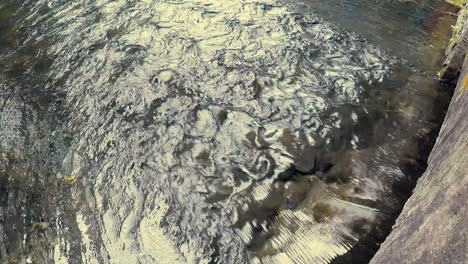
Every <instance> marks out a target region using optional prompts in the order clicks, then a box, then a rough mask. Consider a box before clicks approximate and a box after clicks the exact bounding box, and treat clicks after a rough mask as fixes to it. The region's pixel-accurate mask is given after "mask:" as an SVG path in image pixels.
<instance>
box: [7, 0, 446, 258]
mask: <svg viewBox="0 0 468 264" xmlns="http://www.w3.org/2000/svg"><path fill="white" fill-rule="evenodd" d="M364 2H369V3H368V4H364ZM389 2H392V3H391V4H390V3H389ZM419 2H420V3H415V2H411V1H327V3H325V2H321V1H306V0H304V1H299V0H298V1H293V0H289V1H277V0H263V1H259V0H232V1H218V0H203V1H202V0H200V1H195V0H186V1H181V0H174V1H171V0H159V1H158V0H140V1H136V0H135V1H130V0H114V1H112V0H75V1H69V0H55V1H54V0H49V1H46V0H37V1H32V0H22V1H14V0H10V1H5V0H1V1H0V260H1V261H0V262H1V263H141V264H143V263H171V264H172V263H330V262H333V263H365V262H366V261H368V260H369V259H370V258H371V257H372V255H373V254H374V253H375V250H376V249H377V248H378V245H379V243H381V242H382V241H383V239H384V238H385V236H386V234H387V233H388V231H389V228H390V227H391V225H392V221H394V219H395V217H396V215H397V214H398V211H399V210H400V209H401V206H402V203H403V202H404V200H405V199H406V198H407V196H408V195H409V193H410V191H411V188H412V186H413V185H414V182H415V179H416V178H417V176H419V175H420V173H421V172H422V171H423V170H424V166H425V165H424V164H425V161H424V160H425V157H421V154H420V153H421V152H424V151H427V148H430V145H431V142H432V140H433V134H434V131H435V130H436V129H437V127H438V126H439V125H440V121H441V120H440V117H441V116H442V115H443V110H442V108H443V106H441V105H444V104H445V103H446V97H447V95H446V94H445V93H444V92H443V91H442V90H441V89H440V87H439V86H440V84H438V82H437V81H436V80H435V77H434V76H435V74H434V70H435V69H436V68H437V67H438V64H437V63H438V58H439V59H440V56H441V50H442V49H441V48H442V47H443V46H444V44H445V41H447V40H448V33H449V32H446V31H447V30H446V29H447V28H449V25H450V24H451V23H453V21H454V17H453V16H451V15H449V14H447V13H448V12H442V11H440V10H442V9H444V8H448V9H449V10H450V7H448V6H447V5H445V4H443V1H419ZM339 3H345V4H346V6H345V7H342V8H341V9H340V4H339ZM334 4H336V6H334ZM348 5H350V6H351V7H353V9H349V7H348ZM340 10H341V11H340ZM343 10H347V11H346V12H348V14H352V15H351V17H349V16H346V15H343V14H341V13H340V12H344V14H346V12H345V11H343ZM398 10H405V11H404V12H407V13H408V14H407V15H403V17H405V18H408V17H409V18H411V19H413V20H410V19H407V20H403V21H399V18H398V16H397V15H398V12H397V11H398ZM374 11H375V13H372V12H374ZM353 12H354V13H353ZM356 12H357V13H356ZM359 12H361V13H359ZM392 12H394V13H396V14H397V15H395V16H393V15H391V16H390V15H389V16H388V17H385V16H382V17H381V18H380V19H381V20H380V23H381V26H380V27H379V26H378V24H373V20H371V19H368V17H367V16H370V17H373V18H374V19H375V17H376V16H379V17H380V15H379V14H386V13H390V14H392ZM401 12H403V11H401ZM357 14H361V15H362V18H363V19H362V20H360V19H359V16H357ZM372 14H374V15H372ZM386 18H388V20H387V22H388V23H387V24H386V23H385V19H386ZM351 21H356V25H357V26H355V27H353V25H352V24H350V23H352V22H351ZM374 22H375V21H374ZM366 26H367V27H366ZM445 26H447V27H445ZM403 28H404V29H405V30H402V32H400V29H403ZM441 28H442V29H443V30H441ZM389 29H392V30H394V31H391V30H389ZM382 31H384V32H382ZM441 32H442V33H441ZM405 36H408V38H407V39H405ZM387 40H388V41H387ZM383 43H387V44H386V45H384V44H383ZM428 54H431V55H430V56H429V55H428ZM434 54H435V55H434ZM423 57H424V59H425V60H422V59H421V58H423ZM416 58H420V60H418V59H416ZM428 58H429V59H428ZM428 146H429V147H428Z"/></svg>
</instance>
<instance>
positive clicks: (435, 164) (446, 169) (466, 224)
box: [371, 7, 468, 264]
mask: <svg viewBox="0 0 468 264" xmlns="http://www.w3.org/2000/svg"><path fill="white" fill-rule="evenodd" d="M466 11H467V9H466V7H465V14H466V13H467V12H466ZM462 12H463V11H462ZM460 23H462V24H464V28H462V30H461V31H460V32H463V33H462V35H461V36H460V37H459V38H458V39H457V40H455V41H456V43H458V45H456V46H455V47H452V48H451V50H452V51H451V52H452V53H451V55H450V56H449V57H448V61H447V63H452V64H449V67H451V68H452V69H454V70H455V71H458V73H460V68H458V70H457V67H460V66H461V65H462V64H463V62H464V67H463V68H462V70H461V76H460V78H459V82H458V85H457V88H456V90H455V93H454V96H453V98H452V102H451V104H450V108H449V110H448V112H447V116H446V118H445V121H444V124H443V125H442V129H441V131H440V134H439V138H438V139H437V143H436V145H435V146H434V149H433V151H432V153H431V155H430V157H429V165H428V168H427V171H426V172H425V173H424V175H423V176H422V177H421V178H420V179H419V181H418V184H417V187H416V189H415V190H414V193H413V195H412V197H411V198H410V199H409V200H408V202H407V203H406V205H405V207H404V209H403V212H402V213H401V215H400V217H399V218H398V220H397V223H396V224H395V226H394V228H393V231H392V233H391V234H390V236H389V237H388V238H387V239H386V241H385V242H384V243H383V244H382V246H381V248H380V250H379V251H378V252H377V254H376V255H375V257H374V258H373V259H372V261H371V263H372V264H383V263H392V264H399V263H421V264H429V263H437V264H439V263H441V264H442V263H444V264H445V263H447V264H466V263H468V209H467V208H468V206H467V204H468V61H467V60H466V59H465V57H466V50H467V46H466V41H467V38H468V30H467V29H468V27H466V24H467V22H466V18H463V19H461V20H459V25H460ZM463 34H464V35H463ZM461 47H462V48H463V49H460V48H461ZM453 52H456V54H453ZM449 60H450V61H451V62H449ZM460 60H461V64H460ZM457 63H458V64H457ZM457 65H458V66H457Z"/></svg>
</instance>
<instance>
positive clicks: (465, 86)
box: [461, 74, 468, 93]
mask: <svg viewBox="0 0 468 264" xmlns="http://www.w3.org/2000/svg"><path fill="white" fill-rule="evenodd" d="M461 89H462V92H463V93H464V92H465V91H466V90H468V74H467V75H465V78H463V82H462V84H461Z"/></svg>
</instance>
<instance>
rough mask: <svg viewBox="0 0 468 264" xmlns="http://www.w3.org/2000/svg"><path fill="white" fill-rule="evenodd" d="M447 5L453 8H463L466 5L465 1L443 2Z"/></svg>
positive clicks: (451, 0) (447, 0) (449, 0)
mask: <svg viewBox="0 0 468 264" xmlns="http://www.w3.org/2000/svg"><path fill="white" fill-rule="evenodd" d="M445 1H446V2H447V3H449V4H452V5H454V6H458V7H460V8H461V7H463V6H464V5H465V4H466V0H445Z"/></svg>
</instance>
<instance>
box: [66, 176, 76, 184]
mask: <svg viewBox="0 0 468 264" xmlns="http://www.w3.org/2000/svg"><path fill="white" fill-rule="evenodd" d="M77 179H78V178H77V177H76V176H73V175H67V176H64V177H63V181H64V182H66V183H75V182H76V180H77Z"/></svg>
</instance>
